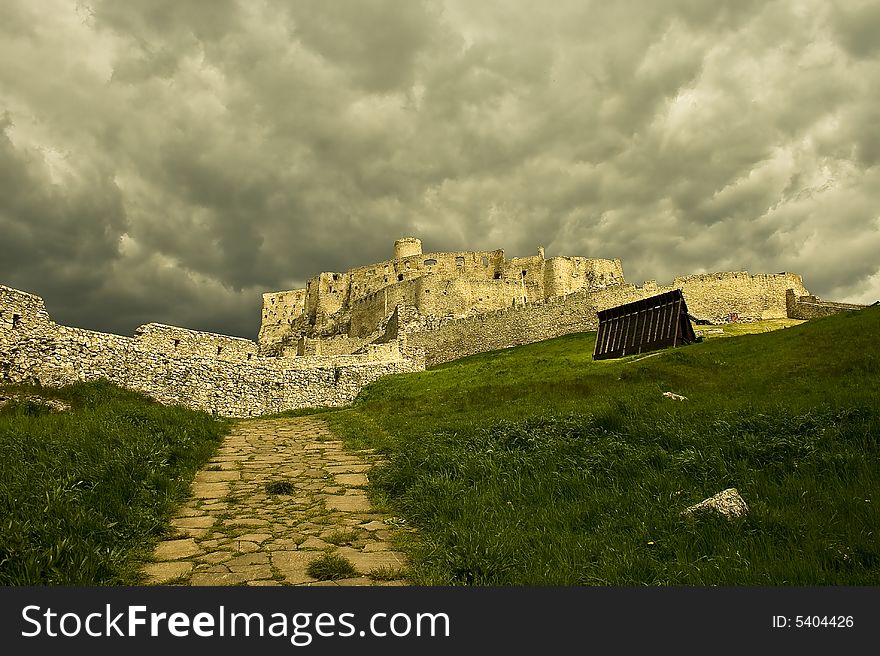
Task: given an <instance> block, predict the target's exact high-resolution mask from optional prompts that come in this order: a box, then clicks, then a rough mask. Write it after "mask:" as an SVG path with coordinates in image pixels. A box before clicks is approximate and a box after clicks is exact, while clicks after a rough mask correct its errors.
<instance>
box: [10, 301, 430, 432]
mask: <svg viewBox="0 0 880 656" xmlns="http://www.w3.org/2000/svg"><path fill="white" fill-rule="evenodd" d="M7 317H8V320H7ZM218 349H219V353H218ZM409 353H413V351H410V352H409ZM423 369H424V362H423V361H422V360H418V359H413V358H411V357H410V358H403V357H401V355H400V353H399V349H397V344H396V343H390V344H385V345H382V346H381V347H376V348H372V349H370V352H369V353H366V354H363V355H339V356H334V355H322V356H314V357H304V358H275V357H260V356H258V355H257V345H256V344H255V343H254V342H251V341H249V340H244V339H240V338H236V337H227V336H224V335H215V334H212V333H202V332H198V331H190V330H186V329H184V328H176V327H173V326H164V325H161V324H148V325H146V326H141V327H140V328H138V330H137V331H136V333H135V336H134V337H124V336H121V335H112V334H107V333H99V332H94V331H90V330H83V329H80V328H72V327H68V326H62V325H59V324H56V323H54V322H53V321H52V320H51V318H50V317H49V315H48V313H47V312H46V310H45V306H44V303H43V301H42V299H41V298H39V297H38V296H34V295H32V294H27V293H25V292H20V291H18V290H15V289H11V288H9V287H3V286H0V381H2V382H12V383H21V382H28V383H39V384H42V385H47V386H60V385H65V384H68V383H73V382H76V381H86V380H96V379H100V378H106V379H107V380H109V381H111V382H113V383H116V384H119V385H123V386H125V387H129V388H131V389H134V390H137V391H140V392H144V393H146V394H148V395H149V396H151V397H153V398H155V399H156V400H158V401H160V402H162V403H168V404H181V405H185V406H187V407H191V408H196V409H202V410H207V411H209V412H216V413H217V414H219V415H224V416H244V417H247V416H254V415H260V414H266V413H272V412H280V411H282V410H291V409H296V408H304V407H311V406H339V405H344V404H346V403H350V402H351V401H352V400H354V398H355V396H357V394H358V392H359V391H360V389H361V388H362V387H363V386H364V385H366V384H367V383H369V382H372V381H374V380H376V379H377V378H380V377H382V376H386V375H388V374H393V373H403V372H409V371H421V370H423Z"/></svg>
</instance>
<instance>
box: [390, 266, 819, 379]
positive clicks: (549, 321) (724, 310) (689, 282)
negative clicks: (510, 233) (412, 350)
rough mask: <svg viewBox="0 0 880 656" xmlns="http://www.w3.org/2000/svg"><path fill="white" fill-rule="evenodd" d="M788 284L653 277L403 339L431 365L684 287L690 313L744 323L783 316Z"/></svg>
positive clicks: (731, 276) (788, 279)
mask: <svg viewBox="0 0 880 656" xmlns="http://www.w3.org/2000/svg"><path fill="white" fill-rule="evenodd" d="M791 288H794V289H798V288H799V289H803V282H802V281H801V278H800V276H798V275H796V274H789V273H785V274H757V275H750V274H748V273H746V272H737V273H717V274H701V275H696V276H686V277H682V278H676V279H675V281H674V283H673V284H672V285H670V286H658V285H657V284H656V283H655V282H654V281H649V282H648V283H646V284H645V285H643V286H636V285H633V284H629V283H624V284H619V285H611V286H609V287H606V288H604V289H599V290H595V291H591V290H588V289H583V290H580V291H577V292H574V293H572V294H568V295H566V296H558V297H550V298H547V299H544V300H539V301H535V302H530V303H527V304H525V305H519V306H515V307H511V308H506V309H503V310H496V311H492V312H487V313H483V314H480V315H476V316H471V317H466V318H463V319H437V318H428V319H426V320H425V321H423V322H422V324H421V325H420V326H416V327H415V329H414V331H413V332H409V333H408V334H407V337H408V339H409V344H410V345H412V346H414V347H418V348H421V349H424V352H425V359H426V364H427V366H432V365H435V364H439V363H442V362H448V361H450V360H455V359H457V358H460V357H464V356H467V355H474V354H476V353H483V352H486V351H491V350H495V349H502V348H508V347H511V346H518V345H521V344H530V343H533V342H538V341H541V340H544V339H549V338H551V337H558V336H561V335H567V334H570V333H574V332H586V331H592V330H596V329H597V327H598V317H597V312H598V311H600V310H606V309H608V308H612V307H615V306H618V305H622V304H624V303H630V302H632V301H637V300H640V299H643V298H647V297H649V296H654V295H656V294H660V293H663V292H666V291H671V290H672V289H682V293H683V294H684V297H685V301H686V303H687V305H688V310H689V311H690V313H691V314H692V315H694V316H696V317H697V318H706V319H708V320H711V321H713V322H714V323H724V322H725V321H726V320H727V318H728V316H729V315H730V314H737V315H738V316H739V319H740V320H746V321H748V320H758V319H770V318H781V317H785V316H786V310H785V307H786V292H787V290H788V289H791Z"/></svg>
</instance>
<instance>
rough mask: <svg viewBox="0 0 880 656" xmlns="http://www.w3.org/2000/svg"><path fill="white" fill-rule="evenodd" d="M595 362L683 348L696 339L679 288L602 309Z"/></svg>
mask: <svg viewBox="0 0 880 656" xmlns="http://www.w3.org/2000/svg"><path fill="white" fill-rule="evenodd" d="M598 315H599V334H598V335H597V336H596V349H595V350H594V351H593V359H594V360H607V359H609V358H621V357H623V356H624V355H632V354H633V353H644V352H646V351H656V350H657V349H662V348H667V347H669V346H682V345H684V344H690V343H691V342H695V341H696V340H697V337H696V335H695V334H694V327H693V326H692V325H691V321H690V317H689V315H688V309H687V304H686V303H685V301H684V296H683V295H682V293H681V290H680V289H673V290H672V291H671V292H665V293H663V294H658V295H657V296H650V297H648V298H643V299H642V300H640V301H634V302H632V303H625V304H624V305H618V306H617V307H613V308H609V309H607V310H601V311H600V312H599V313H598Z"/></svg>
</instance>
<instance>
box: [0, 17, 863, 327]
mask: <svg viewBox="0 0 880 656" xmlns="http://www.w3.org/2000/svg"><path fill="white" fill-rule="evenodd" d="M0 18H2V20H0V32H2V34H3V36H4V38H3V39H2V40H0V113H2V115H4V116H5V117H6V119H5V123H4V127H3V132H2V135H0V229H2V235H3V238H2V241H0V282H2V283H5V284H11V285H14V286H18V287H21V288H24V289H28V290H30V291H33V292H35V293H38V294H41V295H43V296H44V297H45V298H46V300H47V303H48V305H49V309H50V311H51V312H52V313H53V315H54V316H56V318H58V319H59V320H61V321H65V322H68V323H72V324H75V325H83V326H88V327H94V328H98V329H105V330H114V331H118V332H123V333H131V331H132V330H133V328H134V327H135V326H136V325H138V324H139V323H143V322H146V321H162V322H166V323H176V324H180V325H186V326H190V327H193V328H199V329H207V330H216V331H222V332H229V333H233V334H240V335H245V336H249V337H253V336H254V335H255V334H256V330H257V325H258V318H259V317H258V308H259V303H260V293H261V292H263V291H268V290H276V289H288V288H292V287H295V286H300V285H302V284H304V282H305V280H306V279H307V278H308V277H310V276H311V275H314V274H315V273H317V272H318V271H321V270H345V269H347V268H349V267H352V266H358V265H362V264H367V263H370V262H373V261H376V260H379V259H384V258H386V257H388V255H389V254H390V251H391V245H392V242H393V240H394V239H395V238H397V237H398V236H403V235H416V236H419V237H421V238H422V240H423V242H424V244H425V247H426V248H428V249H432V250H443V249H462V248H480V249H482V248H486V249H488V248H504V249H505V250H507V252H508V253H509V254H510V255H526V254H532V253H534V252H535V249H536V247H537V246H538V245H539V244H543V245H545V246H546V247H547V252H548V254H572V255H588V256H594V257H612V258H613V257H619V258H621V259H622V260H623V263H624V268H625V271H626V273H627V276H628V278H629V279H630V280H633V281H635V282H640V281H641V280H644V279H649V278H651V279H653V278H657V279H659V280H661V281H668V280H670V279H671V278H672V277H673V276H675V275H680V274H685V273H692V272H696V271H712V270H729V269H734V270H739V269H749V270H751V271H755V272H758V271H761V272H774V271H780V270H792V271H798V272H800V273H802V274H803V275H804V279H805V282H806V285H807V287H808V288H809V289H810V290H811V291H813V292H815V293H818V294H819V295H825V296H828V297H830V298H835V299H848V300H854V301H873V300H875V299H876V298H877V297H880V264H878V259H877V258H876V257H875V256H874V253H876V252H877V248H878V246H880V219H878V216H880V213H878V210H877V207H878V196H880V192H878V189H880V184H878V182H880V180H878V175H880V173H878V163H880V136H878V134H880V133H878V131H877V130H876V125H877V124H878V121H880V115H878V107H880V91H878V90H880V52H878V48H877V40H876V39H875V38H874V34H876V33H877V29H876V28H878V27H880V24H878V20H880V14H878V12H877V6H876V3H872V2H858V1H855V0H854V1H853V2H847V3H833V4H828V3H824V2H821V1H819V0H815V1H813V2H795V1H794V0H791V1H788V0H775V1H771V2H766V1H760V2H759V1H755V2H746V1H742V0H735V1H734V0H730V1H724V2H712V3H707V2H702V1H696V0H677V1H675V2H669V3H655V2H647V1H642V2H640V1H635V0H631V1H627V2H615V3H603V4H599V5H597V4H595V3H583V2H579V1H577V0H563V1H560V2H554V3H551V4H550V5H549V6H547V7H540V8H539V7H538V6H537V5H535V4H534V3H531V2H529V3H527V2H524V1H515V2H511V1H510V0H503V1H502V0H486V1H485V2H480V3H472V2H464V0H446V1H445V2H442V3H429V2H415V1H410V0H366V1H363V0H359V1H356V2H355V1H352V2H332V3H318V2H300V3H288V2H274V1H270V2H263V3H246V2H235V1H233V0H224V1H215V0H210V1H208V0H204V1H193V2H172V1H171V0H167V1H162V2H150V3H118V2H106V1H105V2H94V3H85V2H83V3H79V4H78V5H73V6H71V5H70V3H67V2H63V1H62V0H54V2H50V1H48V0H47V3H41V5H40V7H39V8H37V7H36V5H34V4H33V3H27V2H24V0H18V1H12V2H7V3H5V4H4V9H3V16H2V17H0Z"/></svg>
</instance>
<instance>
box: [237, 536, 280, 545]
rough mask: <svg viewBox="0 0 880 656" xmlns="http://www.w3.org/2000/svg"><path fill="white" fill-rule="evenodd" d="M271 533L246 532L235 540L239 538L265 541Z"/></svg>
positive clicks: (241, 539)
mask: <svg viewBox="0 0 880 656" xmlns="http://www.w3.org/2000/svg"><path fill="white" fill-rule="evenodd" d="M271 537H272V535H271V534H270V533H248V534H246V535H239V536H238V537H237V538H235V539H236V540H240V541H241V542H256V543H257V544H260V543H261V542H265V541H266V540H268V539H269V538H271Z"/></svg>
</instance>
